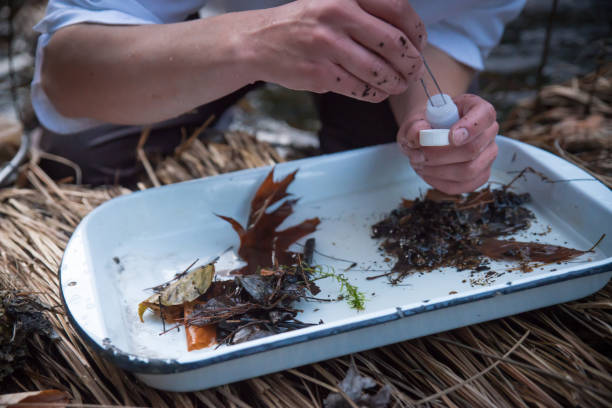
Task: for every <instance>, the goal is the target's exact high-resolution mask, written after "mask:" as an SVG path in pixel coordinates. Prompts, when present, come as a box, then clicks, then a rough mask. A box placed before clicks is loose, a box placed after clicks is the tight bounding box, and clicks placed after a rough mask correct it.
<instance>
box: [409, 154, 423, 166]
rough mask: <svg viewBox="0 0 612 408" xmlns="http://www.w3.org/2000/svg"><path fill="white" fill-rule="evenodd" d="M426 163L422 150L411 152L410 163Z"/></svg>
mask: <svg viewBox="0 0 612 408" xmlns="http://www.w3.org/2000/svg"><path fill="white" fill-rule="evenodd" d="M423 162H425V155H424V154H423V152H422V151H420V150H413V151H412V152H410V163H412V164H413V165H415V164H419V163H423Z"/></svg>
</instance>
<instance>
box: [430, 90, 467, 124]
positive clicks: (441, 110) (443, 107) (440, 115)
mask: <svg viewBox="0 0 612 408" xmlns="http://www.w3.org/2000/svg"><path fill="white" fill-rule="evenodd" d="M425 117H426V118H427V121H428V122H429V123H430V124H431V127H432V128H434V129H449V128H450V127H451V126H452V125H453V124H455V122H457V121H458V120H459V111H458V110H457V105H455V103H454V102H453V99H452V98H451V97H450V96H448V95H446V94H437V95H432V96H431V98H430V99H429V100H428V101H427V109H426V111H425Z"/></svg>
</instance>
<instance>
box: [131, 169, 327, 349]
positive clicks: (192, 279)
mask: <svg viewBox="0 0 612 408" xmlns="http://www.w3.org/2000/svg"><path fill="white" fill-rule="evenodd" d="M273 172H274V171H273V170H272V171H271V172H270V173H269V174H268V176H267V177H266V179H265V180H264V182H263V183H262V184H261V185H260V187H259V189H258V190H257V192H256V193H255V197H254V198H253V200H252V201H251V211H250V214H249V218H248V222H247V227H246V228H244V227H243V226H242V225H241V224H240V223H239V222H238V221H236V220H234V219H233V218H230V217H225V216H222V215H219V217H220V218H221V219H223V220H225V221H227V222H229V223H230V224H231V225H232V227H233V228H234V230H235V231H236V232H237V233H238V236H239V237H240V248H239V249H238V254H239V255H240V256H241V257H242V259H243V260H244V261H245V262H246V265H245V266H244V267H243V268H241V269H239V270H236V271H232V274H233V275H234V276H235V277H234V279H230V280H222V281H213V277H214V271H215V270H214V264H209V265H206V266H204V267H200V268H196V269H195V270H193V271H191V272H188V271H185V272H183V273H181V274H177V275H176V276H175V278H174V279H173V280H172V281H171V282H168V283H166V284H163V285H160V286H157V287H155V288H153V290H154V291H155V294H154V295H152V296H151V297H149V298H148V299H147V300H145V301H144V302H142V303H140V305H139V307H138V314H139V316H140V319H141V320H142V316H143V313H144V311H145V310H146V309H150V310H152V311H153V312H154V313H156V314H158V315H159V316H160V317H161V318H162V319H163V320H164V321H165V322H166V323H171V324H179V325H184V326H185V328H186V330H185V332H186V336H187V346H188V349H189V350H195V349H199V348H203V347H208V346H211V345H212V344H214V343H215V342H216V343H218V344H235V343H241V342H244V341H247V340H253V339H256V338H260V337H265V336H268V335H271V334H274V333H280V332H284V331H287V330H292V329H296V328H302V327H306V326H309V325H310V324H307V323H303V322H301V321H299V320H297V319H296V316H297V314H298V312H299V311H298V310H297V309H294V308H293V307H292V306H291V305H292V304H293V303H294V302H295V301H298V300H300V299H304V298H305V297H307V296H308V293H310V294H316V293H318V291H319V289H318V287H317V286H316V285H315V284H314V283H313V282H312V276H311V269H309V268H305V266H306V264H305V263H304V262H303V261H302V255H303V254H299V253H295V252H291V251H289V247H290V246H291V245H292V244H293V243H294V242H296V241H297V240H298V239H300V238H302V237H304V236H306V235H308V234H310V233H312V232H314V231H315V229H316V227H317V225H318V224H319V222H320V221H319V219H318V218H312V219H308V220H305V221H303V222H301V223H300V224H298V225H295V226H293V227H289V228H287V229H284V230H282V231H277V228H278V227H279V226H280V225H281V224H282V223H283V221H285V220H286V219H287V217H289V216H290V215H291V214H292V213H293V206H294V205H295V203H296V202H297V199H287V200H285V201H283V202H282V203H281V201H282V200H283V199H285V198H287V197H288V196H289V194H288V193H287V187H289V184H291V182H292V181H293V180H294V178H295V175H296V173H297V170H296V171H294V172H293V173H291V174H289V175H288V176H286V177H285V178H283V179H282V180H280V181H278V182H275V181H274V178H273ZM274 206H276V208H275V209H274V210H271V211H268V210H269V208H270V207H274ZM310 242H312V243H313V244H312V245H314V240H311V241H310Z"/></svg>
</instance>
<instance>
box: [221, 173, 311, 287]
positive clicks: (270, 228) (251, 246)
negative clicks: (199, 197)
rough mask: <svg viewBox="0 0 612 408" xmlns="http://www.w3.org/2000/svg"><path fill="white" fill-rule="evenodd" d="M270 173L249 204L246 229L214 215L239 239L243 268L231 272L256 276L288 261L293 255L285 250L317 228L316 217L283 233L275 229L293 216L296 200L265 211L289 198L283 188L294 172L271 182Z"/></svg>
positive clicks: (228, 219) (293, 175) (234, 221)
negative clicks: (260, 271)
mask: <svg viewBox="0 0 612 408" xmlns="http://www.w3.org/2000/svg"><path fill="white" fill-rule="evenodd" d="M273 173H274V170H272V171H271V172H270V173H269V174H268V176H267V177H266V179H265V180H264V182H263V183H262V184H261V185H260V186H259V188H258V189H257V192H256V193H255V197H254V198H253V200H252V201H251V213H250V214H249V221H248V228H247V229H246V230H245V229H244V228H243V227H242V225H240V223H239V222H238V221H236V220H234V219H233V218H230V217H226V216H223V215H217V216H218V217H219V218H221V219H223V220H225V221H227V222H229V223H230V224H231V226H232V228H234V231H236V233H237V234H238V236H239V237H240V248H239V249H238V255H240V257H241V258H242V259H243V260H244V261H245V262H246V263H247V266H246V267H244V268H242V269H241V270H239V271H234V272H235V273H241V274H247V275H250V274H254V273H256V272H257V269H258V268H266V267H274V266H275V263H280V264H286V263H288V262H290V261H291V260H292V259H293V254H292V253H290V252H289V251H288V249H289V247H290V246H291V245H292V244H293V243H294V242H296V241H297V240H298V239H300V238H302V237H304V236H306V235H308V234H310V233H312V232H314V231H315V230H316V228H317V225H319V222H320V220H319V218H311V219H308V220H306V221H303V222H302V223H300V224H298V225H295V226H293V227H289V228H287V229H285V230H283V231H277V230H276V229H277V228H278V226H279V225H281V224H282V223H283V221H285V220H286V219H287V217H289V216H290V215H291V214H293V206H294V205H295V203H296V202H297V201H298V200H297V199H293V200H286V201H285V202H283V203H282V204H281V205H280V206H279V207H278V208H276V209H275V210H274V211H272V212H267V210H268V208H269V207H270V206H272V205H274V204H276V203H278V202H279V201H280V200H282V199H283V198H285V197H287V196H288V195H289V194H288V193H287V187H289V184H291V182H292V181H293V180H294V178H295V174H296V173H297V170H296V171H294V172H293V173H291V174H289V175H288V176H286V177H285V178H283V179H282V180H280V181H278V182H275V181H274V180H273Z"/></svg>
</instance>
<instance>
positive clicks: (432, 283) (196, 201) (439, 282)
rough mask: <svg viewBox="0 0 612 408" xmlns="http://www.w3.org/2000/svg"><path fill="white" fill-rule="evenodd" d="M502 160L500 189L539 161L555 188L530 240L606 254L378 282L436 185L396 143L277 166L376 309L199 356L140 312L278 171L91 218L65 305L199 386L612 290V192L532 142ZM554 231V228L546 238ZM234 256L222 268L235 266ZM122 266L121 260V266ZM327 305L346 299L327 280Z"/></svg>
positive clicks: (178, 378)
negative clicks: (400, 231)
mask: <svg viewBox="0 0 612 408" xmlns="http://www.w3.org/2000/svg"><path fill="white" fill-rule="evenodd" d="M498 144H499V146H500V154H499V157H498V158H497V160H496V161H495V165H494V170H493V174H492V177H491V181H498V182H502V183H505V182H508V181H509V180H510V179H512V178H513V177H514V176H515V175H516V172H517V171H519V170H522V169H523V168H525V167H526V166H531V167H533V168H534V169H535V170H537V171H540V172H542V173H543V174H545V175H546V176H547V177H548V178H549V179H551V180H573V181H565V182H557V183H546V182H543V181H542V180H541V179H540V178H539V177H538V176H536V175H533V174H529V175H527V176H526V178H525V179H520V180H518V181H517V182H516V183H515V185H514V186H515V191H517V192H529V193H531V195H532V199H533V200H532V203H531V204H529V205H528V207H529V208H530V209H531V210H532V211H534V212H535V214H536V215H537V222H535V223H533V225H532V227H531V229H530V230H529V231H528V232H526V233H521V234H517V235H516V238H517V239H518V240H523V241H532V240H539V241H540V242H545V243H551V244H559V245H565V246H569V247H573V248H578V249H588V248H590V247H591V246H592V245H593V243H594V242H595V241H597V239H598V238H599V237H600V236H601V235H602V234H604V233H605V234H607V238H606V239H604V240H603V242H602V243H601V244H600V245H599V246H598V248H597V249H596V251H595V253H589V254H586V255H583V256H581V257H580V258H577V259H575V260H574V261H571V262H568V263H564V264H561V265H557V264H555V265H549V266H545V267H542V268H537V269H536V270H534V271H533V272H531V273H522V272H520V271H510V272H508V267H507V266H506V265H507V264H508V263H507V262H501V263H492V270H493V271H496V272H500V276H496V277H491V276H490V275H489V276H487V275H486V273H487V272H486V271H485V272H482V273H480V274H476V275H471V274H470V272H469V271H465V272H457V271H456V270H454V269H442V270H438V271H433V272H430V273H425V274H415V275H412V276H409V277H407V278H406V279H405V280H404V281H403V282H402V285H398V286H390V285H389V284H388V283H387V280H386V279H384V278H382V279H378V280H373V281H368V280H366V279H365V278H366V277H367V276H372V275H375V274H378V273H381V271H385V270H389V268H390V267H391V266H392V263H390V262H388V261H387V262H385V256H384V255H382V254H381V253H380V252H379V251H378V250H377V248H378V245H379V242H377V241H375V240H373V239H371V238H370V226H371V225H372V224H373V223H375V222H376V221H378V220H380V219H382V218H383V215H384V214H385V213H387V212H388V211H390V210H391V209H393V208H396V207H397V206H398V205H399V203H400V201H401V199H402V198H415V197H417V196H418V195H419V194H420V193H421V192H424V191H425V190H426V189H427V188H428V187H427V185H426V184H425V183H424V182H422V181H421V180H420V179H419V178H418V177H417V175H416V174H415V173H414V172H413V171H412V169H411V168H410V165H409V163H408V160H407V159H406V158H405V157H403V156H402V155H401V154H400V152H399V151H398V149H397V148H396V146H395V145H384V146H378V147H371V148H365V149H360V150H355V151H351V152H345V153H339V154H333V155H327V156H321V157H315V158H310V159H305V160H300V161H295V162H290V163H285V164H280V165H278V166H277V167H276V170H275V174H276V178H279V177H281V176H284V175H286V174H287V173H289V172H290V171H292V170H294V169H296V168H297V169H299V172H298V174H297V177H296V180H295V181H294V182H293V184H291V185H290V187H289V191H290V192H291V193H293V194H294V195H296V196H298V197H302V199H301V200H300V201H299V203H298V204H297V205H296V207H295V210H296V211H295V214H294V215H292V216H291V217H290V218H289V219H288V220H287V222H286V224H285V225H282V226H281V229H282V228H284V226H289V225H293V224H295V223H296V222H300V221H302V220H304V219H306V218H310V217H313V216H318V217H320V218H321V224H320V226H319V229H318V230H317V231H316V232H315V233H314V234H313V236H314V237H315V238H316V250H317V251H319V253H322V254H328V255H333V256H335V257H338V258H344V259H349V260H352V261H355V262H357V263H358V265H357V266H356V267H355V268H354V269H352V270H350V271H348V272H344V274H345V275H346V276H348V277H349V278H350V280H351V282H352V283H353V284H354V285H356V286H357V287H358V288H359V289H360V290H362V291H363V292H365V293H366V296H367V302H366V310H365V311H362V312H357V311H355V310H353V309H350V308H349V307H348V306H347V304H346V302H331V303H327V302H303V303H300V304H298V305H297V308H299V309H303V310H304V312H303V313H301V314H299V315H298V318H299V319H300V320H302V321H304V322H312V323H317V322H319V320H320V319H322V320H323V321H324V323H323V324H320V325H316V326H312V327H308V328H305V329H300V330H296V331H292V332H288V333H283V334H279V335H274V336H270V337H267V338H263V339H259V340H254V341H250V342H246V343H242V344H238V345H234V346H223V347H220V348H218V349H214V348H209V349H203V350H198V351H192V352H187V349H186V343H185V333H184V331H183V330H181V331H180V332H177V331H176V330H174V331H171V332H169V333H166V334H164V335H159V334H160V332H161V331H162V323H161V321H160V320H159V319H157V318H155V317H154V316H153V315H151V314H150V313H149V312H147V313H146V314H145V323H141V322H140V321H139V320H138V316H137V306H138V303H139V302H140V301H142V300H144V299H145V298H147V297H148V296H149V295H150V292H148V291H146V290H145V288H149V287H152V286H155V285H158V284H160V283H162V282H165V281H167V280H168V279H170V278H171V277H172V276H174V274H175V273H177V272H180V271H182V270H184V269H185V268H186V267H187V266H188V265H189V264H191V263H192V262H193V261H194V260H195V259H196V258H199V259H200V262H199V263H198V264H205V263H207V261H209V260H211V259H213V258H215V257H216V256H217V255H219V254H221V253H222V252H223V251H224V250H225V249H226V248H228V247H229V246H231V245H233V246H234V248H237V247H238V244H239V242H238V237H237V235H236V234H235V232H234V231H233V230H232V228H231V226H230V225H229V224H228V223H227V222H224V221H222V220H221V219H219V218H217V217H216V216H215V215H214V214H215V213H217V214H222V215H227V216H230V217H234V218H236V219H237V220H238V221H240V222H243V223H244V221H245V219H246V218H247V216H248V209H249V205H250V201H251V198H252V196H253V194H254V192H255V190H256V189H257V187H258V185H259V184H260V183H261V181H263V179H264V177H265V176H266V174H267V173H268V172H269V171H270V168H258V169H253V170H244V171H240V172H236V173H230V174H225V175H221V176H216V177H209V178H206V179H201V180H195V181H190V182H185V183H180V184H175V185H171V186H167V187H161V188H155V189H150V190H147V191H144V192H138V193H133V194H130V195H128V196H124V197H120V198H116V199H114V200H111V201H109V202H107V203H105V204H103V205H101V206H100V207H99V208H97V209H95V210H94V211H92V212H91V214H89V215H88V216H87V217H85V218H84V219H83V221H82V222H81V224H80V225H79V226H78V228H77V229H76V231H75V232H74V235H73V236H72V238H71V239H70V242H69V243H68V246H67V248H66V252H65V254H64V258H63V260H62V264H61V267H60V281H61V291H62V295H63V299H64V302H65V305H66V308H67V311H68V315H69V316H70V318H71V321H72V323H73V324H74V325H75V327H77V329H78V330H79V332H80V333H81V335H82V337H83V338H84V339H86V340H87V341H88V342H89V343H90V344H91V345H92V346H93V347H94V349H96V350H97V351H98V352H100V353H101V354H103V355H104V356H106V357H108V358H109V359H110V360H111V361H113V362H114V363H115V364H117V365H119V366H120V367H122V368H124V369H126V370H129V371H133V372H134V373H135V374H136V376H138V377H139V378H140V379H141V380H142V381H144V382H145V383H147V384H149V385H150V386H152V387H155V388H160V389H164V390H172V391H191V390H198V389H204V388H208V387H213V386H216V385H220V384H226V383H229V382H233V381H238V380H241V379H245V378H250V377H255V376H259V375H262V374H266V373H271V372H275V371H280V370H284V369H288V368H291V367H296V366H299V365H303V364H307V363H311V362H315V361H320V360H324V359H329V358H332V357H336V356H340V355H344V354H348V353H353V352H357V351H360V350H366V349H370V348H374V347H379V346H383V345H386V344H390V343H394V342H399V341H402V340H407V339H411V338H415V337H419V336H425V335H428V334H432V333H437V332H441V331H444V330H449V329H453V328H456V327H461V326H466V325H470V324H474V323H478V322H483V321H486V320H491V319H495V318H499V317H503V316H508V315H511V314H515V313H520V312H524V311H527V310H532V309H536V308H540V307H544V306H548V305H553V304H556V303H560V302H566V301H569V300H573V299H577V298H581V297H583V296H586V295H588V294H591V293H593V292H595V291H597V290H598V289H600V288H602V287H603V286H604V285H605V284H606V282H607V281H608V280H609V279H610V277H611V275H612V191H610V190H608V189H607V188H606V187H605V186H603V185H602V184H601V183H599V182H598V181H596V180H594V179H593V178H592V177H591V176H590V175H589V174H587V173H585V172H584V171H582V170H580V169H579V168H577V167H576V166H574V165H572V164H570V163H568V162H566V161H564V160H562V159H560V158H558V157H556V156H554V155H552V154H549V153H547V152H545V151H543V150H540V149H537V148H534V147H532V146H529V145H526V144H523V143H520V142H516V141H513V140H510V139H507V138H504V137H498ZM547 231H550V232H548V233H546V232H547ZM228 259H229V257H227V256H225V257H223V258H222V259H221V260H220V261H219V262H218V263H217V268H218V269H223V268H224V267H225V268H228V267H229V266H230V265H229V264H228V262H229V260H228ZM117 261H118V262H117ZM314 263H316V264H320V265H326V266H330V267H334V268H335V270H336V271H338V272H342V271H343V270H344V269H345V268H346V267H347V263H344V262H339V261H334V260H331V259H329V258H326V257H324V256H321V255H320V254H315V257H314ZM317 283H318V284H320V287H321V289H322V293H320V294H318V295H317V296H318V297H326V296H328V295H329V296H330V297H332V298H335V297H337V295H338V286H337V284H336V282H333V281H331V280H329V279H328V280H321V281H318V282H317Z"/></svg>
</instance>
